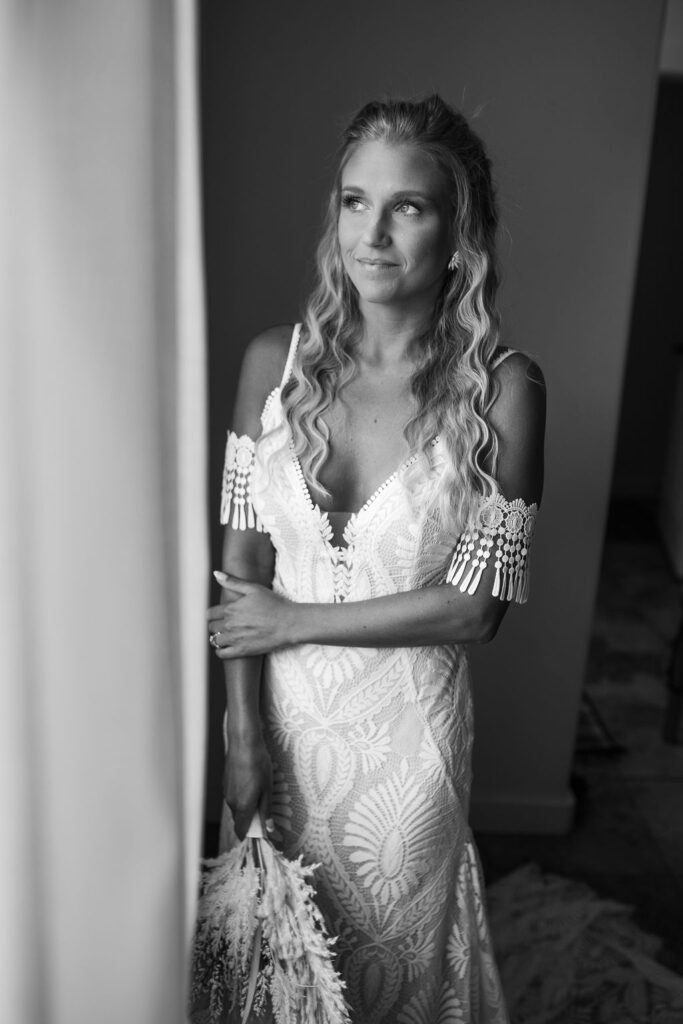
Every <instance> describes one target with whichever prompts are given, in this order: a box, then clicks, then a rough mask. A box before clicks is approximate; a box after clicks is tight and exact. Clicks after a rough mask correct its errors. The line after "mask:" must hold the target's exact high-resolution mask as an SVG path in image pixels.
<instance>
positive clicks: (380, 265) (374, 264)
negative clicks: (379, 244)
mask: <svg viewBox="0 0 683 1024" xmlns="http://www.w3.org/2000/svg"><path fill="white" fill-rule="evenodd" d="M356 263H360V264H361V266H363V267H365V268H366V269H368V270H390V269H393V268H394V267H397V266H398V263H391V262H390V261H389V260H368V259H363V258H362V257H358V256H357V257H356Z"/></svg>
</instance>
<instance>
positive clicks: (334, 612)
mask: <svg viewBox="0 0 683 1024" xmlns="http://www.w3.org/2000/svg"><path fill="white" fill-rule="evenodd" d="M496 379H497V381H498V384H499V394H498V397H497V399H496V401H495V403H494V405H493V407H492V409H491V410H490V414H489V417H490V422H491V425H492V426H493V428H494V429H495V430H496V433H497V436H498V442H499V454H498V464H497V470H496V478H497V480H498V483H499V486H500V489H501V491H502V493H503V494H504V495H505V496H506V497H507V498H508V499H510V500H513V499H515V498H521V499H522V500H523V501H524V502H525V504H527V505H531V504H532V503H534V502H535V503H536V504H539V503H540V499H541V493H542V489H543V436H544V429H545V385H544V383H543V377H542V375H541V372H540V370H539V369H538V367H537V366H536V365H535V364H534V363H532V362H531V361H530V360H529V359H528V357H526V356H523V355H521V354H519V353H517V354H515V355H513V356H510V357H509V358H508V359H507V360H505V362H503V363H502V364H501V365H500V366H499V367H498V369H497V370H496ZM494 576H495V569H494V565H493V559H491V560H490V562H489V565H488V566H487V568H486V570H485V571H484V573H483V575H482V578H481V580H480V582H479V586H478V588H477V590H476V592H475V593H474V594H468V593H462V592H461V591H460V590H459V589H457V588H456V587H454V586H451V585H450V584H442V585H438V586H433V587H425V588H424V589H422V590H414V591H408V592H406V593H400V594H392V595H390V596H387V597H378V598H372V599H370V600H366V601H348V602H344V603H342V604H297V603H293V602H289V601H285V600H283V599H282V598H280V597H278V596H277V595H275V594H273V593H272V592H271V591H266V590H264V589H263V588H262V587H254V586H252V585H250V584H249V583H245V582H243V581H242V580H239V579H234V578H233V579H231V580H229V581H228V583H227V585H226V589H225V590H224V594H223V599H224V601H225V602H226V603H225V604H224V605H222V606H218V607H216V608H212V609H211V610H210V615H212V616H213V621H214V623H217V622H219V621H220V622H222V623H223V624H224V629H225V641H224V646H222V647H221V648H220V650H219V651H218V652H217V653H218V656H219V657H221V658H223V659H231V658H236V657H240V656H241V654H243V653H245V652H254V653H255V652H261V653H263V652H266V651H271V650H275V649H277V648H279V647H286V646H289V645H291V644H297V643H319V644H330V645H342V646H343V645H350V646H355V647H384V646H386V647H413V646H422V645H427V644H441V643H483V642H486V641H488V640H490V639H492V637H493V636H495V634H496V631H497V629H498V627H499V625H500V623H501V621H502V619H503V616H504V614H505V612H506V610H507V606H508V602H507V601H501V600H500V599H499V598H498V597H493V596H492V590H493V580H494Z"/></svg>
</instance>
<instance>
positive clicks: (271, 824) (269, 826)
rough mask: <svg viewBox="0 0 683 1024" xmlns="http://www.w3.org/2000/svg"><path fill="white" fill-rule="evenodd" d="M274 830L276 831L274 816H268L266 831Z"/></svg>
mask: <svg viewBox="0 0 683 1024" xmlns="http://www.w3.org/2000/svg"><path fill="white" fill-rule="evenodd" d="M274 831H275V822H274V821H273V819H272V818H266V832H274Z"/></svg>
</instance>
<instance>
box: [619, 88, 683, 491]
mask: <svg viewBox="0 0 683 1024" xmlns="http://www.w3.org/2000/svg"><path fill="white" fill-rule="evenodd" d="M681 181H683V77H674V76H664V77H663V78H662V79H661V81H660V84H659V91H658V98H657V113H656V117H655V127H654V135H653V139H652V155H651V159H650V171H649V177H648V185H647V198H646V202H645V213H644V218H643V231H642V236H641V242H640V255H639V258H638V272H637V275H636V285H635V289H634V300H633V313H632V318H631V329H630V336H629V344H628V358H627V361H626V374H625V378H624V393H623V398H622V404H621V416H620V420H619V435H618V443H617V450H616V456H615V462H614V479H613V484H612V490H613V493H614V495H615V496H616V497H621V498H639V499H649V500H651V501H655V500H656V499H657V498H658V497H659V493H660V489H661V484H662V475H663V472H664V465H665V460H666V455H667V448H668V445H667V440H668V438H669V433H670V430H671V429H672V427H673V428H674V429H675V427H676V426H677V424H676V423H675V421H674V420H673V419H672V414H673V408H674V395H675V390H676V382H677V378H678V366H679V363H680V362H681V348H682V345H683V334H682V332H681V314H680V292H681V265H682V261H681V237H682V236H683V198H682V197H681Z"/></svg>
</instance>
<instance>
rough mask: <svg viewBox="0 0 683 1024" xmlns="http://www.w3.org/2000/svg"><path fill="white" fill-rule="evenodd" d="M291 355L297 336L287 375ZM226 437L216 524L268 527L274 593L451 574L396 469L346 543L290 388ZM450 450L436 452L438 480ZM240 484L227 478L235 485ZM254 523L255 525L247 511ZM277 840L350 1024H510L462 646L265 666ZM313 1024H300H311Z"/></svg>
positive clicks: (396, 587)
mask: <svg viewBox="0 0 683 1024" xmlns="http://www.w3.org/2000/svg"><path fill="white" fill-rule="evenodd" d="M295 347H296V332H295V337H294V339H293V344H292V350H291V352H290V359H289V360H288V368H287V370H286V372H285V379H286V376H287V374H288V372H289V367H290V366H291V361H292V358H293V355H294V350H295ZM262 423H263V437H262V440H261V441H259V443H258V444H257V445H256V446H255V453H254V445H253V442H251V441H250V440H249V439H248V438H236V437H235V435H232V439H233V451H232V455H231V465H232V469H231V470H230V472H229V474H228V476H229V477H230V478H229V479H227V477H226V488H225V489H224V505H223V515H222V518H223V521H227V520H228V518H229V517H230V513H231V510H232V512H233V514H234V516H235V523H236V524H237V525H238V526H239V525H240V519H241V525H243V527H248V526H249V525H250V524H253V525H255V526H256V527H257V528H262V529H264V530H266V531H267V532H268V533H269V534H270V537H271V539H272V543H273V545H274V547H275V550H276V553H277V557H276V565H275V578H274V582H273V587H274V590H275V591H276V592H278V593H280V594H283V595H284V596H286V597H287V598H290V599H291V600H293V601H305V602H334V601H358V600H364V599H366V598H373V597H379V596H381V595H385V594H394V593H396V592H398V591H405V590H412V589H415V588H418V587H421V586H423V585H425V584H427V583H430V582H437V581H443V580H444V579H445V577H446V573H447V570H448V567H449V563H450V562H451V559H452V557H453V551H454V538H453V537H448V536H444V535H442V533H440V532H439V530H438V529H437V528H436V527H435V525H434V523H433V522H432V523H431V525H430V524H427V525H426V526H425V527H423V528H418V519H417V516H416V510H415V508H414V507H412V506H411V503H410V501H409V499H408V497H407V494H406V491H405V489H404V487H403V485H402V483H401V480H400V473H399V472H398V471H397V472H396V473H394V474H393V475H392V476H391V477H389V479H388V480H387V481H386V482H385V483H384V484H383V485H382V486H381V487H380V488H378V490H377V491H376V492H375V493H374V494H373V495H372V497H371V498H370V499H369V500H368V501H367V502H366V504H365V505H364V506H363V508H361V509H360V511H359V512H357V513H356V514H354V515H353V516H352V517H351V519H350V520H349V522H348V525H347V526H346V529H345V530H344V537H343V544H342V545H339V546H338V545H335V543H334V542H333V533H332V529H331V525H330V522H329V520H328V517H327V515H326V514H325V513H324V512H322V511H321V510H320V509H319V508H318V506H317V505H316V504H315V503H314V502H313V501H312V500H311V496H310V494H309V492H308V489H307V487H306V483H305V481H304V478H303V474H302V472H301V468H300V466H299V464H298V461H297V460H296V458H295V457H294V455H293V453H292V450H291V448H290V446H289V445H288V443H287V437H286V434H285V432H286V431H287V430H288V428H287V426H286V424H285V423H284V421H283V415H282V410H281V405H280V389H279V388H277V389H275V391H273V393H272V394H271V395H270V397H269V399H268V401H267V403H266V406H265V409H264V411H263V415H262ZM438 464H439V442H438V441H437V442H435V444H434V471H435V472H438ZM230 473H231V475H230ZM254 517H256V518H254ZM262 714H263V720H264V723H265V730H266V734H267V742H268V745H269V748H270V752H271V755H272V759H273V765H274V797H273V800H274V803H273V811H274V819H275V824H276V827H277V832H276V835H275V842H276V845H278V846H280V847H281V849H282V850H283V851H284V853H285V854H286V855H287V856H289V857H296V856H298V855H299V854H303V857H304V861H305V862H307V863H312V862H314V863H317V864H319V865H320V867H319V868H318V869H317V871H316V872H315V879H314V881H315V885H316V889H317V893H318V902H319V905H320V906H321V908H322V910H323V912H324V914H325V917H326V920H327V923H328V927H329V931H330V933H331V934H333V935H336V936H337V937H338V938H337V946H336V948H337V951H338V955H339V960H338V966H339V969H340V971H341V973H342V975H343V977H344V979H345V980H346V984H347V997H348V1001H349V1003H350V1006H351V1011H352V1019H353V1021H354V1024H505V1022H507V1020H508V1017H507V1013H506V1010H505V1006H504V1003H503V997H502V991H501V987H500V982H499V976H498V972H497V969H496V965H495V962H494V956H493V951H492V948H491V941H490V937H489V930H488V925H487V920H486V914H485V908H484V898H483V882H482V878H481V873H480V869H479V865H478V860H477V854H476V851H475V848H474V845H473V841H472V836H471V833H470V830H469V828H468V824H467V814H468V800H469V793H470V779H471V770H470V753H471V748H472V735H473V734H472V704H471V698H470V678H469V671H468V663H467V654H466V651H465V649H464V648H463V647H461V646H446V645H443V646H432V647H396V648H390V649H387V648H384V649H373V648H360V647H331V646H320V645H313V644H311V645H308V644H307V645H303V646H295V647H292V648H289V649H285V650H282V651H277V652H275V653H273V654H271V655H269V656H268V657H267V658H266V659H265V669H264V686H263V703H262ZM303 1024H305V1022H303Z"/></svg>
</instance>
